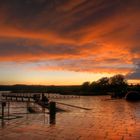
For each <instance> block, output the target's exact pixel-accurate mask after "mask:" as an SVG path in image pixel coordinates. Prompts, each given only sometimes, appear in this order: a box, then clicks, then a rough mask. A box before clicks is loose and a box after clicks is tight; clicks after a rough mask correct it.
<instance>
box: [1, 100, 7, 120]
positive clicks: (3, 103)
mask: <svg viewBox="0 0 140 140" xmlns="http://www.w3.org/2000/svg"><path fill="white" fill-rule="evenodd" d="M1 106H2V108H1V109H2V119H4V107H5V106H6V102H1Z"/></svg>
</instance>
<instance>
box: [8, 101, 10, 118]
mask: <svg viewBox="0 0 140 140" xmlns="http://www.w3.org/2000/svg"><path fill="white" fill-rule="evenodd" d="M9 115H10V102H9V101H8V118H9Z"/></svg>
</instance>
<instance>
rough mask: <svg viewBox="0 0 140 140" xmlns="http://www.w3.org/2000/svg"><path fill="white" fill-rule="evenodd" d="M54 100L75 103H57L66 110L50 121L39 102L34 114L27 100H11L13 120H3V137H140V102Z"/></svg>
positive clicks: (0, 127)
mask: <svg viewBox="0 0 140 140" xmlns="http://www.w3.org/2000/svg"><path fill="white" fill-rule="evenodd" d="M51 100H52V101H56V102H61V103H64V104H68V105H74V106H75V107H72V106H67V105H63V104H58V103H57V104H56V105H57V107H59V108H61V109H63V110H64V111H62V112H58V113H57V114H56V120H55V121H54V122H53V123H51V124H50V119H49V114H47V112H48V110H47V109H46V110H45V113H44V110H43V112H42V108H40V107H39V106H37V105H31V106H32V107H35V108H37V110H38V113H35V114H31V113H28V112H27V108H26V107H27V103H10V116H9V118H11V120H5V121H4V122H2V123H1V124H0V139H1V140H9V139H10V140H19V139H20V140H25V139H26V140H28V139H29V140H34V139H35V140H40V139H41V140H44V139H47V140H103V139H106V140H140V102H133V103H132V102H127V101H125V100H123V99H118V100H110V97H109V96H88V97H84V96H82V97H80V98H75V97H73V98H68V99H66V98H63V99H51ZM79 107H83V109H82V108H79ZM41 112H42V113H41ZM5 114H6V115H7V108H6V109H5ZM12 118H13V119H12ZM14 118H16V119H14Z"/></svg>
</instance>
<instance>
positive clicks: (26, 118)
mask: <svg viewBox="0 0 140 140" xmlns="http://www.w3.org/2000/svg"><path fill="white" fill-rule="evenodd" d="M26 105H27V106H26V107H27V109H26V120H28V108H29V102H27V104H26Z"/></svg>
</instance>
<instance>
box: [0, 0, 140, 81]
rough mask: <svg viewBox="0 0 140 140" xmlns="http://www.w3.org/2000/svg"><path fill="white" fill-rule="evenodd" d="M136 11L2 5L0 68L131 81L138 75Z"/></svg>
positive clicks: (32, 0) (18, 2)
mask: <svg viewBox="0 0 140 140" xmlns="http://www.w3.org/2000/svg"><path fill="white" fill-rule="evenodd" d="M139 5H140V2H139V0H133V1H132V0H123V1H121V0H114V1H112V0H90V1H88V0H76V1H75V0H68V1H65V0H59V1H56V0H24V1H22V0H13V1H11V0H2V1H1V2H0V62H19V63H20V62H25V63H31V62H33V63H35V62H37V63H38V62H39V63H40V64H41V65H40V66H39V67H38V66H36V67H33V68H32V69H36V70H67V71H83V72H93V73H103V72H104V73H106V72H107V73H123V74H128V75H129V74H130V73H131V76H129V78H132V77H133V76H132V75H134V73H139V68H137V69H135V66H136V64H137V63H138V62H136V61H138V60H139V58H140V53H139V52H140V46H139V45H140V28H139V25H140V19H139V15H140V9H139ZM48 64H49V66H48ZM134 77H135V76H134ZM135 78H137V79H139V76H136V77H135Z"/></svg>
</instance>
